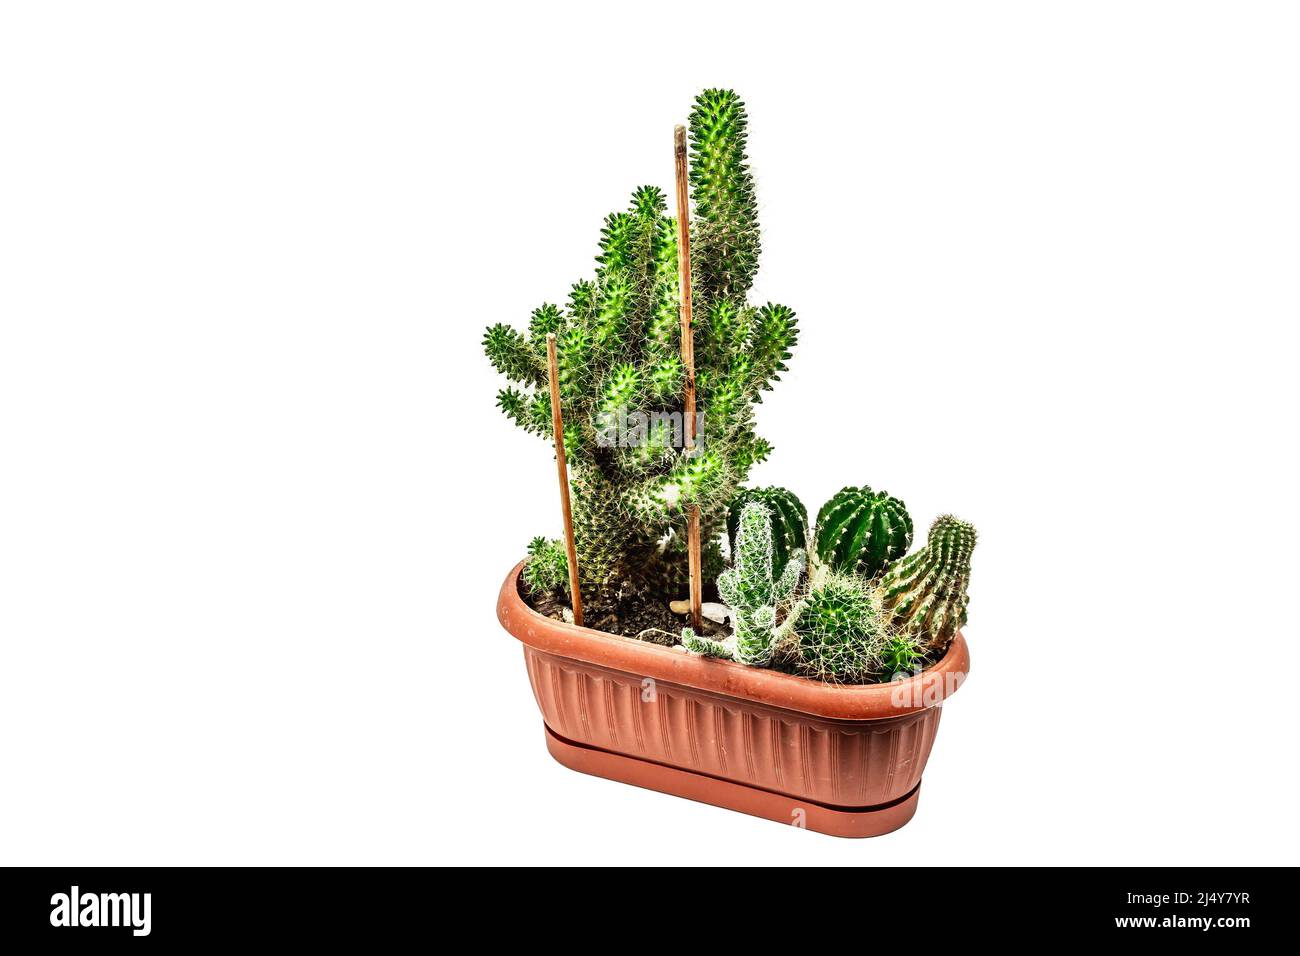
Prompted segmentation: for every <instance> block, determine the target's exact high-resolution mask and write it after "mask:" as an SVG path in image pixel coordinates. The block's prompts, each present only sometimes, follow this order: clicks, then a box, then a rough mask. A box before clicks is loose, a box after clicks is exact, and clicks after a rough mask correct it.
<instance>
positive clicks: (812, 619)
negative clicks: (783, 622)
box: [791, 571, 890, 684]
mask: <svg viewBox="0 0 1300 956" xmlns="http://www.w3.org/2000/svg"><path fill="white" fill-rule="evenodd" d="M791 617H792V619H793V622H792V631H793V636H794V641H795V642H794V643H793V645H792V649H791V656H792V658H793V660H792V663H793V665H794V670H795V671H796V672H797V673H800V674H803V675H804V676H806V677H815V678H817V679H819V680H824V681H830V682H834V683H848V684H859V683H867V682H870V681H872V680H875V679H877V678H878V677H879V676H880V672H881V670H882V668H883V666H884V661H883V659H882V658H883V655H884V653H885V651H886V649H887V648H888V647H889V646H890V629H889V626H888V621H887V618H886V616H885V613H884V611H883V609H882V608H881V606H880V595H879V593H878V592H876V591H875V590H874V589H873V588H872V587H871V586H870V585H868V584H867V583H866V582H865V581H863V580H862V579H861V578H859V577H857V576H855V575H852V574H845V573H841V572H837V571H832V572H830V573H828V574H826V575H824V577H823V578H822V580H819V581H818V582H817V583H816V584H815V585H814V586H813V588H812V590H811V591H809V593H808V596H807V597H806V598H804V600H803V601H802V602H801V603H800V604H799V605H798V607H797V608H796V609H795V611H794V612H792V614H791Z"/></svg>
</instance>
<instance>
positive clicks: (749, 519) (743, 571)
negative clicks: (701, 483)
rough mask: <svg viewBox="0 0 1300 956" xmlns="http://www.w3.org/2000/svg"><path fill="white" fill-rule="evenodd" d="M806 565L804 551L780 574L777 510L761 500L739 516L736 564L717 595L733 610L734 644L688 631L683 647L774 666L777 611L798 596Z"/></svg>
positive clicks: (724, 574) (726, 573)
mask: <svg viewBox="0 0 1300 956" xmlns="http://www.w3.org/2000/svg"><path fill="white" fill-rule="evenodd" d="M803 566H804V552H803V550H802V549H797V550H796V551H794V552H793V553H792V554H791V555H790V559H789V560H788V561H787V562H786V565H785V567H784V569H783V570H782V571H781V573H780V574H777V573H776V572H775V564H774V561H773V556H772V512H771V511H769V510H768V508H767V507H766V506H765V505H764V504H762V503H761V502H758V501H751V502H750V503H749V504H747V505H745V506H744V508H743V509H741V512H740V526H739V529H738V530H737V533H736V551H735V555H734V556H733V559H732V566H731V567H730V568H728V569H727V570H726V571H723V572H722V573H721V574H720V575H718V593H719V594H720V595H721V597H722V600H723V601H725V602H726V604H727V606H728V607H730V608H731V612H732V619H733V621H734V622H735V640H734V642H733V644H734V646H728V645H726V644H724V643H722V642H721V641H713V640H709V639H708V638H706V637H701V636H699V635H697V634H696V633H695V632H694V631H693V630H691V629H690V628H689V627H688V628H685V629H684V630H683V632H682V644H684V645H685V646H686V649H687V650H690V651H695V652H696V653H697V654H705V655H708V656H710V657H732V658H734V659H735V660H738V661H740V663H742V664H753V665H756V666H759V667H762V666H765V665H766V664H768V663H770V661H771V659H772V645H773V642H774V641H775V639H776V612H777V608H778V607H779V606H780V605H782V604H785V603H786V602H787V601H789V600H790V598H791V597H792V596H793V594H794V590H795V587H796V586H797V585H798V583H799V576H800V575H801V574H802V573H803Z"/></svg>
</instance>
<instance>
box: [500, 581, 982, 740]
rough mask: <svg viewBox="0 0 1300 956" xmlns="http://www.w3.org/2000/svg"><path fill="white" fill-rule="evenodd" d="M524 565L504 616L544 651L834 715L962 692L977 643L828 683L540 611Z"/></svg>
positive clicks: (895, 710)
mask: <svg viewBox="0 0 1300 956" xmlns="http://www.w3.org/2000/svg"><path fill="white" fill-rule="evenodd" d="M523 567H524V562H523V561H520V562H519V563H518V564H516V565H515V566H514V568H513V569H511V571H510V573H509V574H507V575H506V579H505V581H504V583H502V585H501V594H500V596H499V597H498V599H497V620H499V621H500V622H501V626H502V627H504V628H505V629H506V630H507V631H508V632H509V633H510V635H511V636H512V637H514V638H516V639H517V640H519V641H520V642H521V643H523V644H526V645H528V646H529V647H531V648H534V649H536V650H539V651H545V652H547V653H550V654H556V655H558V656H561V657H569V658H574V659H575V660H579V661H583V662H585V663H587V664H593V665H596V666H599V667H608V668H612V669H614V670H619V671H624V672H627V673H630V674H635V675H638V676H640V677H642V678H647V677H648V678H651V679H652V680H656V681H659V680H662V681H667V682H669V683H672V684H678V685H681V686H684V687H692V688H695V689H696V690H702V691H707V692H710V693H714V694H721V695H723V696H727V697H736V698H740V699H742V700H746V701H752V702H754V703H760V704H767V705H769V706H772V707H780V708H783V709H785V710H793V711H798V712H799V713H803V714H812V715H814V716H817V717H825V718H829V719H833V720H882V719H886V718H890V717H900V716H903V715H905V714H914V713H917V712H918V711H922V710H926V709H928V708H930V707H935V706H938V705H939V704H940V703H942V701H943V700H944V698H946V697H948V696H950V695H952V694H954V693H956V691H957V688H958V687H960V686H961V685H962V683H963V682H964V681H965V680H966V676H967V674H968V673H969V671H970V651H969V649H968V648H967V646H966V639H965V637H964V636H963V635H962V634H961V632H960V631H959V632H958V633H957V636H956V637H954V638H953V639H952V643H950V644H949V645H948V650H947V652H946V653H945V654H944V656H943V657H942V658H941V659H940V660H939V661H938V662H936V663H935V664H933V665H931V666H930V667H927V668H926V669H925V670H924V671H922V672H921V673H920V674H915V675H913V676H912V677H908V678H905V679H903V680H899V681H890V682H889V683H885V684H827V683H824V682H822V681H818V680H813V679H811V678H808V677H800V676H798V675H796V674H784V673H782V672H780V671H773V670H767V669H765V668H761V667H751V666H749V665H746V664H741V663H738V662H736V661H725V660H719V659H717V658H710V657H702V656H700V655H698V654H686V653H682V652H681V651H674V650H672V649H670V648H667V647H663V646H661V645H658V644H650V643H647V642H645V641H637V640H634V639H632V638H628V637H622V636H620V635H617V634H610V633H607V632H605V631H598V630H595V629H594V628H590V627H578V626H577V625H576V624H569V623H567V622H565V621H557V620H554V619H552V618H549V617H546V616H544V615H542V614H538V613H537V612H536V611H534V610H533V609H532V608H531V607H529V606H528V604H527V602H525V601H524V599H523V595H522V594H521V593H520V591H519V574H520V572H521V571H522V570H523Z"/></svg>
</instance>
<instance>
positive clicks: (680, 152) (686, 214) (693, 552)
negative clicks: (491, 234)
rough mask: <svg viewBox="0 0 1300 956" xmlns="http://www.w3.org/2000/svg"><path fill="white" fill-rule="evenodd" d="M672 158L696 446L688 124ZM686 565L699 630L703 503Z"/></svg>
mask: <svg viewBox="0 0 1300 956" xmlns="http://www.w3.org/2000/svg"><path fill="white" fill-rule="evenodd" d="M673 160H674V165H675V171H676V179H677V274H678V277H679V282H680V288H681V320H682V365H684V366H685V367H686V387H685V395H684V400H683V408H682V418H683V419H684V420H683V422H682V436H683V438H684V439H685V446H686V448H687V449H688V450H689V449H692V448H694V447H695V333H694V329H693V325H692V316H691V200H690V194H689V191H688V189H689V187H688V182H687V175H686V127H685V126H678V127H677V128H676V129H674V130H673ZM686 565H687V571H688V573H689V574H690V579H691V626H692V627H693V628H695V629H696V630H697V631H698V630H700V610H701V604H702V602H703V591H704V582H703V580H701V578H702V572H701V569H700V506H699V505H692V506H691V510H690V512H689V514H688V516H687V524H686Z"/></svg>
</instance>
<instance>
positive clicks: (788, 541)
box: [727, 487, 808, 575]
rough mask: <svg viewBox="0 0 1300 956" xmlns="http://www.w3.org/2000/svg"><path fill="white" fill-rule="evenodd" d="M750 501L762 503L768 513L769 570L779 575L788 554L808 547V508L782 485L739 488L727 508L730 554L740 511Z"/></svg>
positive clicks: (734, 546)
mask: <svg viewBox="0 0 1300 956" xmlns="http://www.w3.org/2000/svg"><path fill="white" fill-rule="evenodd" d="M752 501H756V502H758V503H760V504H762V505H764V506H765V507H766V508H767V509H768V511H769V512H770V513H771V521H772V571H773V573H774V574H778V575H779V574H780V573H781V572H782V571H784V570H785V565H786V562H787V561H789V560H790V556H791V555H792V554H794V553H795V552H796V551H802V550H803V549H805V548H806V547H807V546H808V509H807V508H805V507H804V506H803V502H802V501H800V500H799V499H798V498H797V497H795V495H794V492H791V491H787V490H786V489H785V488H775V487H773V488H742V489H741V490H740V491H739V492H738V493H737V495H736V497H735V498H733V499H732V500H731V506H730V507H729V508H728V509H727V541H728V542H729V543H730V545H731V553H732V554H733V555H735V554H736V551H737V545H736V533H737V531H738V530H739V528H740V515H741V512H742V511H743V509H744V508H745V507H746V506H747V505H748V504H749V503H750V502H752Z"/></svg>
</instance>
